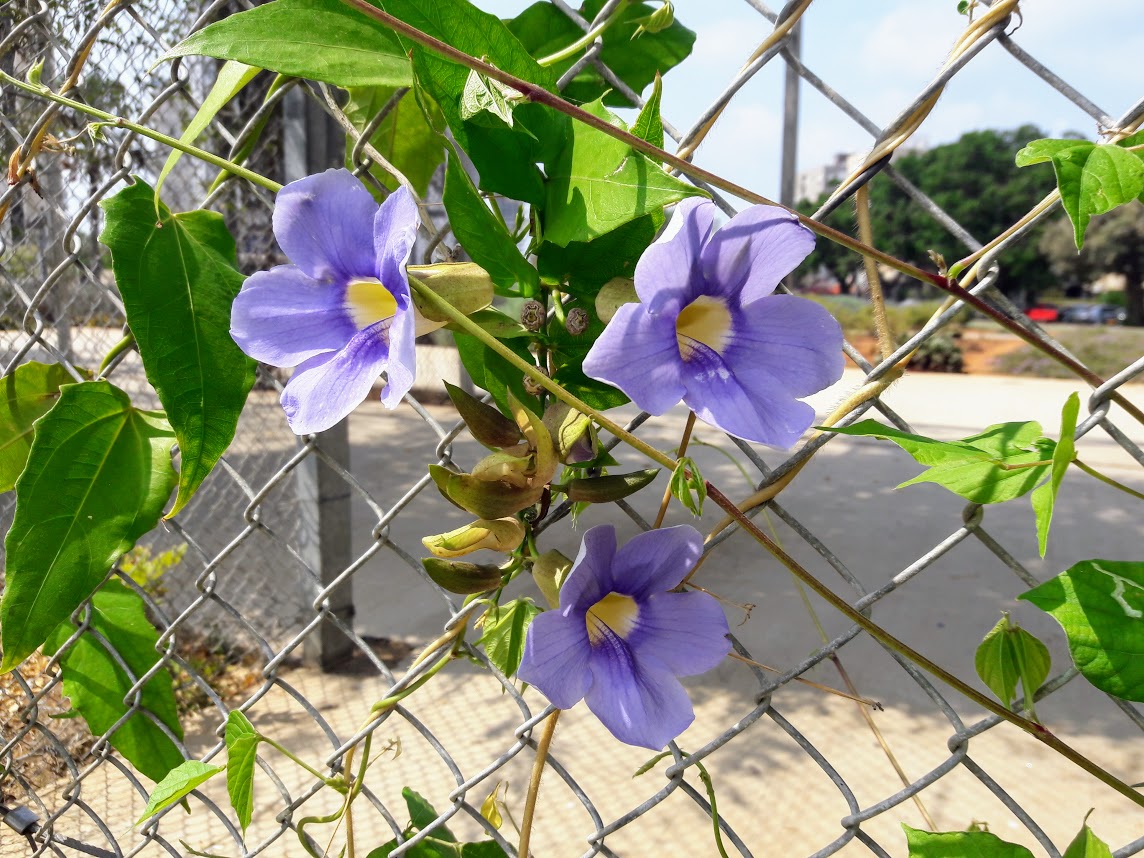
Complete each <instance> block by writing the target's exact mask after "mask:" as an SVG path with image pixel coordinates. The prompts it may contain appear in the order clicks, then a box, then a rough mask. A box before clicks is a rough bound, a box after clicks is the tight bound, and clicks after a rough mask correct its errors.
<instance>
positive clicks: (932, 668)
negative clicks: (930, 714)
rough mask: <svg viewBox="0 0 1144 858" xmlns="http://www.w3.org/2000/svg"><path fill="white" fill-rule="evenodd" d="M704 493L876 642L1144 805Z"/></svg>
mask: <svg viewBox="0 0 1144 858" xmlns="http://www.w3.org/2000/svg"><path fill="white" fill-rule="evenodd" d="M707 496H708V497H709V498H711V499H712V500H713V501H715V503H716V504H718V505H719V506H720V507H722V509H723V510H724V511H726V512H727V514H728V515H730V516H731V517H732V518H733V519H735V522H736V523H737V524H738V525H739V526H740V527H741V528H743V530H744V531H745V532H746V533H748V534H750V536H751V538H752V539H754V540H755V541H756V542H758V543H759V544H760V545H762V546H763V547H764V548H766V549H767V551H769V552H770V553H771V554H772V555H773V556H774V557H775V559H776V560H778V561H779V562H780V563H782V564H783V566H785V567H786V568H787V569H788V570H790V572H791V573H792V574H793V575H794V576H795V577H796V578H798V579H799V580H800V581H801V582H802V583H803V584H805V585H806V586H807V587H809V588H810V589H811V590H813V591H814V592H815V593H817V594H818V595H819V596H820V597H821V598H823V599H824V600H826V602H827V603H829V604H830V606H831V607H832V608H834V609H835V610H836V611H838V612H839V613H841V614H842V615H844V616H845V617H846V618H847V619H849V620H851V621H852V622H854V623H856V624H857V625H859V626H861V627H862V629H863V631H865V632H866V633H867V634H869V635H870V636H871V637H873V638H874V639H875V640H877V641H878V642H879V643H882V644H885V645H886V646H887V647H889V648H890V649H892V650H894V651H895V652H897V653H898V654H900V655H902V656H905V657H906V658H907V659H909V660H910V661H912V662H913V663H914V664H916V665H917V666H918V667H920V668H922V669H923V670H924V671H926V672H927V673H929V674H931V675H933V676H935V677H937V678H938V679H940V680H941V681H942V682H944V683H945V684H946V685H948V686H950V687H951V688H953V689H955V690H956V691H959V692H961V694H963V695H964V696H966V697H968V698H969V699H970V700H972V701H973V702H974V703H976V704H977V705H978V706H981V707H982V708H984V709H986V710H987V711H989V712H992V713H993V714H994V715H997V716H998V717H1000V718H1002V719H1004V720H1006V721H1008V722H1009V723H1010V724H1014V725H1016V726H1017V727H1020V728H1021V729H1022V730H1024V731H1025V732H1026V733H1029V734H1030V735H1031V736H1033V737H1034V738H1036V739H1039V740H1040V741H1041V742H1043V743H1044V744H1046V745H1048V746H1049V747H1050V748H1052V749H1053V750H1054V751H1056V752H1057V753H1058V754H1060V755H1061V756H1063V757H1064V758H1065V759H1067V760H1069V761H1070V762H1072V763H1074V764H1075V765H1077V766H1079V767H1080V768H1082V769H1084V770H1085V771H1086V772H1088V773H1089V774H1090V775H1092V776H1093V777H1095V778H1096V779H1097V780H1099V781H1101V782H1102V783H1105V784H1107V785H1108V786H1110V787H1112V789H1114V790H1116V791H1117V792H1118V793H1120V794H1121V795H1123V796H1125V797H1126V798H1129V799H1131V800H1132V801H1133V802H1135V803H1136V804H1137V805H1139V806H1141V807H1144V794H1141V793H1139V792H1137V791H1136V790H1134V789H1133V788H1132V787H1130V786H1129V785H1128V784H1126V783H1124V781H1122V780H1120V779H1119V778H1117V777H1116V776H1115V775H1113V774H1112V773H1111V772H1109V771H1106V770H1105V769H1103V768H1101V767H1100V766H1099V765H1097V764H1096V763H1094V762H1093V761H1092V760H1090V759H1089V758H1088V757H1086V756H1084V755H1083V754H1081V753H1080V752H1079V751H1077V750H1075V749H1074V748H1072V747H1071V746H1070V745H1068V744H1066V743H1065V742H1063V741H1062V740H1061V739H1058V738H1057V737H1056V735H1054V734H1053V733H1052V732H1050V731H1049V730H1048V729H1047V728H1045V727H1043V726H1042V725H1040V724H1037V723H1036V722H1034V721H1030V720H1028V719H1027V718H1022V717H1021V716H1020V715H1018V714H1017V713H1015V712H1011V711H1010V710H1009V709H1006V708H1005V707H1004V706H1002V705H1000V704H999V703H996V702H994V701H993V700H990V699H989V698H988V697H986V696H985V695H984V694H982V693H980V692H979V691H977V690H976V689H974V688H972V687H970V686H969V685H967V684H966V683H964V682H962V681H961V680H960V679H958V678H957V677H956V676H954V675H953V674H952V673H950V672H949V671H948V670H946V669H945V668H943V667H941V666H940V665H938V664H936V663H935V662H933V661H931V660H930V659H928V658H926V657H925V656H924V655H922V654H921V653H920V652H918V651H917V650H915V649H913V648H912V647H910V646H909V645H908V644H906V643H905V642H904V641H901V640H899V639H898V638H896V637H894V636H893V635H892V634H890V633H889V632H887V631H886V630H885V629H883V628H882V627H881V626H879V625H878V624H877V623H875V622H874V621H873V620H871V619H870V618H869V617H867V616H865V615H864V614H863V613H862V612H860V611H858V610H855V609H854V608H853V607H852V606H851V605H850V603H849V602H847V601H846V600H845V599H843V598H842V597H841V596H839V595H837V594H836V593H835V592H834V591H833V590H831V589H830V588H829V587H827V586H826V585H825V584H823V583H822V582H821V581H819V580H818V579H817V578H816V577H814V575H812V574H811V573H810V572H808V571H807V570H806V569H804V568H803V567H802V565H801V564H800V563H799V562H798V561H797V560H795V559H794V558H793V557H791V556H790V555H789V554H787V553H786V552H785V551H783V550H782V549H781V548H780V547H779V546H778V545H777V544H776V543H775V542H774V541H773V540H772V539H771V538H770V537H768V536H767V535H766V534H765V533H763V532H762V531H761V530H759V528H758V526H756V525H755V523H754V522H753V521H751V519H749V518H747V516H745V515H744V514H743V513H742V511H741V510H740V509H739V508H738V507H737V506H735V504H734V502H733V501H731V499H730V498H728V497H727V496H726V495H724V494H723V493H722V492H721V491H719V489H718V488H716V487H715V486H713V485H712V484H711V483H710V482H708V483H707Z"/></svg>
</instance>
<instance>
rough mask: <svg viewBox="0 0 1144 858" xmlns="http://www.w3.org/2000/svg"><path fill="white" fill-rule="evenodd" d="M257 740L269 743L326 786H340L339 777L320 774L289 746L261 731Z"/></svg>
mask: <svg viewBox="0 0 1144 858" xmlns="http://www.w3.org/2000/svg"><path fill="white" fill-rule="evenodd" d="M258 740H259V741H260V742H265V743H266V744H267V745H269V746H270V747H271V748H273V749H274V750H276V751H277V752H278V753H280V754H282V755H283V756H285V757H287V758H288V759H290V760H291V762H293V763H296V764H297V765H298V766H300V767H301V768H303V769H305V770H306V771H307V772H309V773H310V774H311V775H313V776H314V777H315V778H317V779H318V780H320V781H321V782H322V783H324V784H325V785H326V786H328V787H333V788H334V789H339V788H340V787H341V779H340V778H332V777H329V776H328V775H324V774H322V773H321V772H319V771H318V770H317V769H315V768H314V767H313V766H311V765H310V764H309V763H307V762H306V761H305V760H303V759H301V758H300V757H298V756H297V755H296V754H295V753H294V752H293V751H291V750H290V749H289V748H286V747H284V746H282V745H280V744H278V743H277V742H275V741H274V740H273V739H271V738H270V737H269V736H264V735H262V734H261V733H259V734H258Z"/></svg>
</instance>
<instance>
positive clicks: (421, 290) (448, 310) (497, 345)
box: [409, 278, 676, 470]
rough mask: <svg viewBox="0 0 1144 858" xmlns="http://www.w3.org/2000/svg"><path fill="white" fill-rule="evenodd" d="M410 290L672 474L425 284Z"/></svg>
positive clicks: (646, 447)
mask: <svg viewBox="0 0 1144 858" xmlns="http://www.w3.org/2000/svg"><path fill="white" fill-rule="evenodd" d="M409 287H410V288H411V289H412V290H413V291H414V292H416V293H417V294H418V295H419V296H421V298H422V300H424V301H425V303H426V304H429V305H430V306H431V307H432V308H433V309H434V310H437V311H438V312H439V313H441V314H442V315H443V316H445V317H446V318H447V319H448V320H449V321H450V322H452V323H453V324H454V325H456V326H457V327H458V328H460V329H461V330H462V331H463V332H464V333H466V334H469V335H470V336H473V337H476V338H477V339H478V340H480V341H481V343H483V344H484V345H485V346H487V347H488V348H490V349H492V350H493V351H494V352H496V353H497V354H498V355H500V356H501V357H502V358H504V359H505V360H507V361H508V362H509V363H510V364H512V365H513V366H514V367H516V368H517V369H519V370H520V371H521V372H522V373H524V374H525V375H527V376H528V377H529V378H531V379H532V380H533V381H534V382H536V383H537V384H538V385H539V386H540V387H543V388H544V389H545V390H547V391H548V392H549V393H551V394H552V395H553V396H555V397H556V398H557V399H559V400H560V401H561V402H563V403H565V404H566V405H571V406H572V407H573V408H575V409H576V410H577V411H579V412H580V413H581V414H586V415H587V416H588V417H590V418H591V419H592V420H593V421H595V423H596V424H597V425H598V426H600V427H601V428H603V429H606V430H608V431H609V432H611V433H612V434H613V435H615V436H616V437H617V438H619V439H620V440H622V441H623V442H624V443H626V444H628V445H629V446H631V447H634V448H635V449H637V450H639V451H640V452H641V453H643V454H644V455H645V456H647V457H648V458H649V459H651V460H652V461H653V462H655V463H657V464H659V465H662V466H663V467H665V468H667V469H669V470H675V464H676V463H675V460H674V459H672V458H670V457H668V456H666V455H664V454H663V453H661V452H660V451H659V450H657V449H656V448H655V447H652V446H651V445H650V444H648V443H647V442H646V441H643V440H641V439H639V438H637V437H636V436H635V435H633V434H631V433H630V432H628V431H626V430H625V429H624V428H623V427H622V426H620V425H619V424H618V423H615V422H613V421H612V420H609V419H608V418H607V417H605V416H604V415H603V414H601V413H600V412H599V411H597V410H596V409H595V408H593V407H592V406H591V405H589V404H588V403H586V402H584V401H583V400H581V399H579V398H578V397H575V396H573V395H572V394H571V393H569V392H568V391H566V390H565V389H564V388H563V387H561V386H560V385H559V384H557V383H556V382H555V381H553V380H552V379H551V378H549V377H548V376H547V375H545V374H544V373H542V372H541V371H540V370H538V369H537V368H536V367H535V366H533V365H532V364H530V363H529V362H528V361H526V360H524V359H522V358H521V357H520V356H519V355H517V353H516V352H514V351H513V350H512V349H510V348H509V347H508V346H506V345H505V344H504V343H502V342H501V341H500V340H498V339H497V338H496V337H494V336H492V335H491V334H489V333H488V332H487V331H485V330H484V329H483V328H482V327H481V326H480V325H478V324H477V323H476V322H474V321H472V320H471V319H470V318H469V317H468V316H466V315H465V314H464V313H462V312H461V311H460V310H458V309H457V308H456V307H454V306H453V305H452V304H450V303H449V302H448V301H446V300H445V299H444V298H442V297H441V296H440V295H438V294H437V293H436V292H434V291H433V290H432V289H430V288H429V287H428V286H426V285H425V284H424V283H421V282H419V281H418V280H417V279H416V278H410V280H409Z"/></svg>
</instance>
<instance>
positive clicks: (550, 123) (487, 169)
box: [385, 0, 570, 205]
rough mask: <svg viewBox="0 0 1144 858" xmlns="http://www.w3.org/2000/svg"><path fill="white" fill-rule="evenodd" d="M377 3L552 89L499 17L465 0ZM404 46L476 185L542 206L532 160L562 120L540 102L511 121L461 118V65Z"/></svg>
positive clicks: (552, 81) (552, 142)
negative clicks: (471, 167)
mask: <svg viewBox="0 0 1144 858" xmlns="http://www.w3.org/2000/svg"><path fill="white" fill-rule="evenodd" d="M385 10H386V11H387V12H389V13H390V14H391V15H393V16H395V17H397V18H400V19H401V20H402V21H404V22H405V23H407V24H410V25H412V26H414V27H416V28H417V29H419V30H421V31H422V32H423V33H428V34H429V35H430V36H433V37H434V38H437V39H440V40H442V41H444V42H446V43H448V44H450V45H452V46H453V47H455V48H459V49H460V50H462V51H464V52H465V53H467V54H469V55H470V56H474V57H483V58H484V59H485V60H486V61H488V62H489V63H491V64H492V65H494V66H496V67H497V68H499V69H502V70H504V71H506V72H508V73H510V74H512V75H515V76H516V77H519V78H523V79H524V80H527V81H530V82H531V83H535V84H537V85H539V86H540V87H542V88H544V89H546V90H548V91H549V92H555V91H556V81H557V78H558V75H557V74H556V73H555V72H554V71H552V70H551V69H546V68H542V67H541V66H539V65H537V63H536V61H535V60H534V59H533V58H532V57H531V56H529V53H528V51H526V50H525V48H524V46H523V45H521V43H520V42H519V41H517V39H516V38H515V37H514V36H513V35H512V33H511V32H509V30H508V28H507V27H506V26H505V24H504V22H503V21H501V20H500V19H499V18H497V17H496V16H495V15H490V14H488V13H486V12H482V11H481V10H480V9H477V8H476V7H475V6H474V5H473V4H472V3H469V2H467V0H387V2H386V4H385ZM407 47H410V48H412V49H413V69H414V73H415V75H416V78H417V82H418V84H419V85H420V86H421V87H423V88H424V90H425V92H426V93H427V94H428V95H429V96H431V97H432V98H433V100H434V101H436V102H437V104H438V105H439V106H440V108H441V113H442V114H443V115H444V117H445V121H446V123H447V124H448V126H449V128H450V130H451V131H452V132H453V137H454V139H455V140H456V141H457V144H458V145H459V146H460V147H461V148H462V149H463V150H464V151H465V152H466V153H467V154H468V155H469V157H470V158H471V159H472V161H473V164H474V166H475V167H476V168H477V173H478V174H479V175H480V187H481V190H484V191H488V192H491V193H498V194H504V195H505V196H508V197H511V198H512V199H516V200H524V201H526V202H530V203H534V204H536V205H542V204H543V202H544V175H543V174H542V173H541V171H540V169H539V168H538V167H537V166H536V165H537V162H539V161H542V160H544V155H545V151H546V148H547V147H550V146H559V145H560V143H561V141H562V138H563V136H564V134H565V133H566V129H567V128H568V126H569V124H570V120H568V119H567V117H564V116H562V115H559V114H555V113H554V112H553V111H550V110H549V109H548V108H546V107H543V106H542V105H539V104H522V105H520V106H518V107H516V108H514V110H513V114H512V115H513V127H512V128H509V127H508V126H507V125H503V124H500V123H496V124H493V123H488V124H482V123H481V122H477V121H466V119H465V118H464V116H463V115H462V111H461V100H462V97H463V95H464V92H465V85H466V83H467V82H468V80H469V69H467V68H465V67H464V66H461V65H458V64H456V63H453V62H450V61H449V60H446V59H443V58H442V57H440V56H438V55H437V54H435V53H433V52H432V51H430V50H428V49H425V48H422V47H420V46H414V45H412V44H411V43H410V44H408V45H407Z"/></svg>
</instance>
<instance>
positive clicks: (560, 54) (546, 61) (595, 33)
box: [536, 0, 631, 66]
mask: <svg viewBox="0 0 1144 858" xmlns="http://www.w3.org/2000/svg"><path fill="white" fill-rule="evenodd" d="M629 2H631V0H620V2H619V3H618V4H616V8H615V9H613V10H612V14H611V15H609V16H608V17H607V18H605V19H604V20H603V21H601V22H600V24H599V26H597V27H593V28H592V29H591V30H589V31H588V32H587V33H585V34H584V35H583V36H581V37H580V38H579V39H577V40H576V41H574V42H573V43H572V44H570V45H568V46H567V47H564V48H561V49H560V50H558V51H557V52H556V53H554V54H549V55H548V56H546V57H544V58H543V59H539V60H537V61H536V64H537V65H540V66H554V65H556V64H557V63H558V62H560V61H561V60H566V59H568V58H569V57H573V56H575V55H576V54H578V53H579V52H580V51H581V50H583V49H584V48H586V47H588V46H589V45H590V44H592V42H594V41H596V39H597V38H599V37H600V36H602V35H603V34H604V31H605V30H607V29H608V27H610V26H612V24H614V23H616V21H617V20H619V17H620V15H621V14H623V12H624V11H625V10H626V9H627V8H628V3H629Z"/></svg>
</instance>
